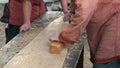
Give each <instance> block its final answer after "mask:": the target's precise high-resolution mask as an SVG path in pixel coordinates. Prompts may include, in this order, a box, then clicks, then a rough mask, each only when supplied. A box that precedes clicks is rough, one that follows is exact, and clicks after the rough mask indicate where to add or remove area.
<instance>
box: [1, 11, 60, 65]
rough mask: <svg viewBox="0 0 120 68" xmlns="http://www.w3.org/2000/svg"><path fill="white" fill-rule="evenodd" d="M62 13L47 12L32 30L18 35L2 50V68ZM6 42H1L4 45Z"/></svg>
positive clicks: (34, 24) (35, 23) (33, 25)
mask: <svg viewBox="0 0 120 68" xmlns="http://www.w3.org/2000/svg"><path fill="white" fill-rule="evenodd" d="M61 15H62V13H61V12H47V13H46V14H45V15H43V16H42V17H40V18H38V19H37V20H36V21H35V22H34V23H33V24H32V27H31V30H29V31H27V32H24V33H20V34H18V35H17V36H16V37H15V38H14V39H13V40H11V41H10V42H9V43H8V44H6V45H4V46H3V47H2V48H1V49H0V67H3V66H4V65H5V64H6V63H7V62H8V61H9V60H11V59H12V58H13V57H14V56H15V55H16V54H17V53H19V51H20V50H21V49H23V48H24V47H25V46H26V45H27V44H28V43H30V42H31V41H32V40H33V39H34V38H35V37H36V36H37V35H38V34H39V33H40V32H41V31H42V30H43V29H44V28H45V27H46V26H47V25H48V24H49V23H50V22H51V21H53V20H54V19H56V18H57V17H59V16H61ZM2 31H3V32H2V35H1V37H3V38H2V39H5V37H4V29H3V30H2ZM4 42H5V40H4V41H2V42H1V44H2V43H4Z"/></svg>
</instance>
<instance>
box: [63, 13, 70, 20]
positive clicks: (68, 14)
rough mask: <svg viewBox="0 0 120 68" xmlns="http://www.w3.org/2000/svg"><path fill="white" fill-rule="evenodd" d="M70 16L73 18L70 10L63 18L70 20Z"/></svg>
mask: <svg viewBox="0 0 120 68" xmlns="http://www.w3.org/2000/svg"><path fill="white" fill-rule="evenodd" d="M70 18H71V14H70V13H69V12H68V13H66V14H65V15H64V18H63V20H64V21H69V20H70Z"/></svg>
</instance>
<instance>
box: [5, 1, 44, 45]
mask: <svg viewBox="0 0 120 68" xmlns="http://www.w3.org/2000/svg"><path fill="white" fill-rule="evenodd" d="M9 1H10V2H9V9H10V18H9V24H8V27H7V28H6V43H7V42H9V41H10V40H11V39H12V38H13V37H15V36H16V35H17V34H18V33H19V32H23V31H27V30H29V29H30V27H31V22H32V21H33V20H35V19H36V18H37V17H39V16H41V15H42V14H44V13H45V12H46V6H45V3H44V2H43V0H9Z"/></svg>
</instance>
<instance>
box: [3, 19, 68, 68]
mask: <svg viewBox="0 0 120 68" xmlns="http://www.w3.org/2000/svg"><path fill="white" fill-rule="evenodd" d="M62 19H63V18H62V17H60V18H58V19H56V20H55V21H53V22H52V23H51V24H50V25H49V26H47V27H46V28H45V29H44V30H43V31H42V32H40V33H39V35H38V36H36V38H35V39H34V40H32V41H31V42H30V43H29V44H28V45H27V46H26V47H25V48H24V49H22V50H21V51H20V53H18V54H17V55H16V56H15V57H14V58H13V59H12V60H10V61H9V62H8V63H7V64H6V65H5V66H4V67H3V68H62V66H63V63H64V60H65V57H66V54H67V50H66V49H65V50H64V51H63V52H62V53H61V54H51V53H50V52H49V45H50V41H49V40H48V39H49V37H50V36H51V35H52V34H53V33H55V32H57V31H60V28H61V23H62V22H63V21H62Z"/></svg>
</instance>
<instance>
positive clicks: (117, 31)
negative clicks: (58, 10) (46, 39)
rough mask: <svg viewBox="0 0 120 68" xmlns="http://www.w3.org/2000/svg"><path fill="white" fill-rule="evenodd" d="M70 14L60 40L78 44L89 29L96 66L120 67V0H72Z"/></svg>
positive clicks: (89, 38) (88, 33) (92, 59)
mask: <svg viewBox="0 0 120 68" xmlns="http://www.w3.org/2000/svg"><path fill="white" fill-rule="evenodd" d="M70 14H71V19H70V25H69V27H68V28H67V29H65V30H63V31H61V33H60V34H59V40H57V41H61V42H64V43H66V44H74V43H75V42H76V41H77V40H78V39H79V37H80V35H81V34H82V32H83V31H84V30H85V29H86V30H87V35H88V37H87V38H88V43H89V46H90V54H91V61H92V63H93V68H120V42H119V41H120V0H72V3H71V10H70ZM57 37H58V36H57ZM55 38H56V37H55Z"/></svg>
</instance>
